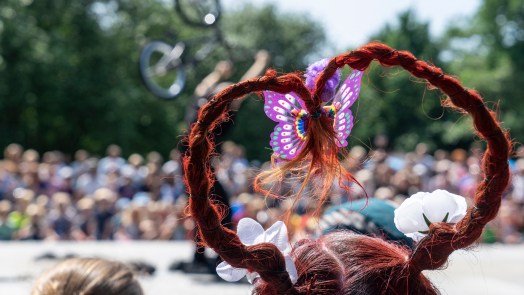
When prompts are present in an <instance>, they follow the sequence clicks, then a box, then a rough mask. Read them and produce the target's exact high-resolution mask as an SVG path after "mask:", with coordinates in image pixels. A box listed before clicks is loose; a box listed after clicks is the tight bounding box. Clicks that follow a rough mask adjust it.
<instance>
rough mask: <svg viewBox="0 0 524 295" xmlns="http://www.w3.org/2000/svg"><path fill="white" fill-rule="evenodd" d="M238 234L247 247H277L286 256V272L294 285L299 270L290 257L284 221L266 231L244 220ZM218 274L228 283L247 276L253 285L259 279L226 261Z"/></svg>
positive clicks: (247, 219)
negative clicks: (264, 245)
mask: <svg viewBox="0 0 524 295" xmlns="http://www.w3.org/2000/svg"><path fill="white" fill-rule="evenodd" d="M237 234H238V237H239V238H240V241H241V242H242V243H243V244H244V245H246V246H250V245H255V244H260V243H271V244H273V245H275V246H276V247H277V248H278V250H280V251H281V252H282V254H283V255H284V258H285V261H286V270H287V272H288V273H289V278H290V279H291V282H292V283H293V284H294V283H295V282H296V281H297V279H298V273H297V268H296V267H295V263H294V262H293V259H291V256H290V254H291V246H290V244H289V242H288V238H287V228H286V225H285V224H284V223H283V222H282V221H277V222H275V223H274V224H273V225H272V226H271V227H270V228H268V229H267V230H266V231H264V228H263V227H262V225H260V224H259V223H258V222H256V221H255V220H253V219H251V218H242V219H241V220H240V221H239V222H238V226H237ZM217 273H218V275H219V276H220V277H221V278H222V279H224V280H226V281H228V282H236V281H238V280H240V279H242V278H243V277H244V276H246V277H247V279H248V281H249V282H250V283H253V281H254V279H255V278H257V277H258V274H257V273H256V272H249V271H248V270H247V269H244V268H236V267H233V266H231V265H229V263H227V262H225V261H223V262H222V263H220V264H219V265H218V266H217Z"/></svg>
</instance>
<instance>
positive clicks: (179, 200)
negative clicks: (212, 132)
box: [0, 142, 524, 243]
mask: <svg viewBox="0 0 524 295" xmlns="http://www.w3.org/2000/svg"><path fill="white" fill-rule="evenodd" d="M220 150H221V151H220V153H219V154H218V155H217V157H216V158H215V160H214V161H213V165H214V169H215V172H216V175H217V179H218V181H219V182H220V184H222V186H223V188H224V189H225V191H226V192H227V194H228V195H229V200H230V205H231V213H232V216H233V223H235V222H236V221H238V220H239V219H240V218H243V217H251V218H254V219H256V220H257V221H258V222H260V223H261V224H263V225H270V224H272V223H273V222H275V221H276V220H279V219H282V218H283V216H284V215H285V213H286V211H287V210H288V209H289V208H294V209H293V214H292V215H291V216H290V217H289V219H288V223H289V227H290V231H291V232H292V233H293V236H294V239H299V238H302V237H305V236H307V235H310V234H313V233H314V232H315V231H316V230H317V229H318V222H317V221H318V219H317V217H315V216H314V215H313V214H312V213H311V212H313V211H315V206H316V203H315V202H312V201H311V200H308V198H307V197H306V198H302V199H301V200H299V201H298V202H296V203H295V204H293V200H292V199H283V200H282V199H278V200H274V199H270V198H265V197H264V196H261V195H259V194H257V193H255V192H253V189H252V181H253V177H254V176H256V174H257V172H258V171H260V170H263V169H267V167H268V166H269V164H268V163H264V164H259V163H250V162H249V161H248V160H247V158H246V157H245V153H244V149H243V147H241V146H239V145H237V144H235V143H233V142H224V143H223V144H222V145H221V146H220ZM481 151H482V150H481V149H480V148H479V147H476V146H474V147H472V148H471V149H470V150H469V151H466V150H462V149H456V150H453V151H451V152H447V151H444V150H437V151H435V152H433V153H429V152H428V148H427V146H426V145H424V144H419V145H418V146H417V148H416V149H415V151H413V152H408V153H396V152H388V151H387V150H386V149H385V148H383V147H381V145H380V144H379V145H377V148H376V149H374V150H372V151H368V150H366V149H365V148H363V147H361V146H355V147H353V148H351V149H350V151H349V157H348V158H347V160H346V161H345V162H344V165H346V168H347V169H348V170H349V171H351V172H352V173H353V175H354V176H355V178H356V179H357V180H358V182H359V183H360V186H359V185H356V184H352V189H351V192H350V193H349V194H348V193H347V192H345V191H343V190H341V189H339V188H338V187H339V186H338V185H334V191H333V194H332V196H331V202H330V203H331V204H340V203H344V202H348V201H350V200H355V199H358V198H364V197H366V196H368V197H375V198H380V199H386V200H390V201H392V202H395V203H400V202H402V201H403V200H404V199H405V198H406V197H408V196H410V195H412V194H414V193H416V192H419V191H433V190H435V189H446V190H448V191H450V192H452V193H456V194H459V195H462V196H464V197H466V198H467V199H468V200H469V201H471V200H472V198H473V195H474V193H475V188H476V185H477V183H478V182H479V180H481V179H482V175H481V168H480V162H481V156H482V154H481ZM510 166H511V168H512V171H513V177H512V184H511V186H510V188H509V189H508V190H507V192H506V193H505V195H504V199H503V201H502V206H501V209H500V212H499V215H498V217H497V218H496V219H495V220H494V221H493V222H491V223H490V224H489V225H488V227H487V228H486V230H485V233H484V235H483V240H484V242H503V243H519V242H522V241H523V233H524V150H522V151H518V152H517V154H516V158H515V159H513V160H512V161H511V162H510ZM299 186H300V185H298V186H296V185H295V186H293V185H291V190H293V189H296V187H299ZM186 204H187V196H186V194H185V187H184V184H183V179H182V167H181V163H180V153H179V152H178V151H177V150H173V151H172V152H171V153H170V155H169V158H168V159H163V157H162V156H161V155H160V154H159V153H157V152H150V153H149V154H147V155H146V156H145V157H143V156H142V155H139V154H131V155H130V156H129V157H128V158H127V159H124V158H123V157H122V153H121V149H120V148H119V147H118V146H117V145H110V146H109V147H108V148H107V151H106V155H105V156H104V157H96V156H93V155H90V154H89V153H88V152H86V151H84V150H79V151H77V152H76V153H75V154H74V158H68V157H67V155H64V154H63V153H61V152H59V151H50V152H46V153H43V154H42V155H40V154H39V153H38V152H37V151H35V150H32V149H27V150H24V148H23V147H22V146H20V145H18V144H11V145H9V146H7V147H6V148H5V150H4V159H3V160H1V161H0V240H180V239H192V238H193V235H194V228H195V224H194V223H193V221H192V220H191V219H190V218H187V217H186V216H185V214H184V209H185V207H186ZM357 209H358V208H357Z"/></svg>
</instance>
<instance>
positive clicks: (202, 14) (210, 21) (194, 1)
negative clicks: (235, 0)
mask: <svg viewBox="0 0 524 295" xmlns="http://www.w3.org/2000/svg"><path fill="white" fill-rule="evenodd" d="M175 8H176V10H177V11H178V13H179V14H180V16H181V17H182V19H183V20H184V22H186V23H188V24H190V25H194V26H201V27H209V26H213V25H215V24H216V22H217V21H218V18H219V17H220V13H221V8H220V2H219V0H175Z"/></svg>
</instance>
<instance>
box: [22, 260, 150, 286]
mask: <svg viewBox="0 0 524 295" xmlns="http://www.w3.org/2000/svg"><path fill="white" fill-rule="evenodd" d="M143 294H144V292H143V291H142V288H141V287H140V284H139V283H138V281H137V280H136V278H135V276H134V274H133V272H132V270H131V268H129V267H128V266H126V265H125V264H123V263H120V262H116V261H109V260H103V259H97V258H74V259H68V260H65V261H62V262H61V263H59V264H57V265H56V266H55V267H53V268H52V269H50V270H48V271H47V272H45V273H44V274H43V275H41V276H40V277H39V278H38V280H37V281H36V283H35V285H34V287H33V290H32V291H31V295H143Z"/></svg>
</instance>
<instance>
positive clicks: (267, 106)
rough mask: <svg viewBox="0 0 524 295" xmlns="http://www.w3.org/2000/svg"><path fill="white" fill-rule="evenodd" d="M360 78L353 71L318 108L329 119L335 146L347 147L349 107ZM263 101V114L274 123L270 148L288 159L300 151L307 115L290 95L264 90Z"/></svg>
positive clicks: (280, 156) (350, 115) (351, 117)
mask: <svg viewBox="0 0 524 295" xmlns="http://www.w3.org/2000/svg"><path fill="white" fill-rule="evenodd" d="M361 79H362V72H361V71H357V70H354V71H353V72H352V73H351V74H350V75H349V76H348V77H347V78H346V80H345V81H344V83H343V84H342V86H340V88H339V89H338V91H337V93H336V94H335V97H334V98H333V101H332V103H331V105H329V106H324V107H323V108H322V115H324V116H327V117H329V118H332V119H333V129H334V130H335V132H336V138H337V146H339V147H346V146H347V145H348V142H347V138H348V136H349V134H350V133H351V129H352V128H353V114H352V113H351V110H350V109H349V108H350V107H351V106H352V105H353V103H355V101H356V100H357V98H358V94H359V93H360V81H361ZM264 98H265V102H264V112H265V113H266V115H267V116H268V117H269V118H270V119H271V120H273V121H275V122H277V123H278V125H277V126H275V129H274V130H273V132H272V133H271V138H270V142H269V143H270V145H271V149H272V150H273V152H274V153H275V155H277V157H278V158H280V159H283V160H292V159H294V158H295V157H296V155H298V154H299V153H300V151H302V149H303V148H304V144H305V141H306V138H307V134H306V130H307V124H308V122H309V120H310V119H311V115H310V114H309V113H308V111H307V109H306V106H305V104H304V102H303V101H302V99H301V98H300V97H299V96H298V95H296V94H295V93H293V92H290V93H287V94H280V93H276V92H272V91H265V92H264Z"/></svg>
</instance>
